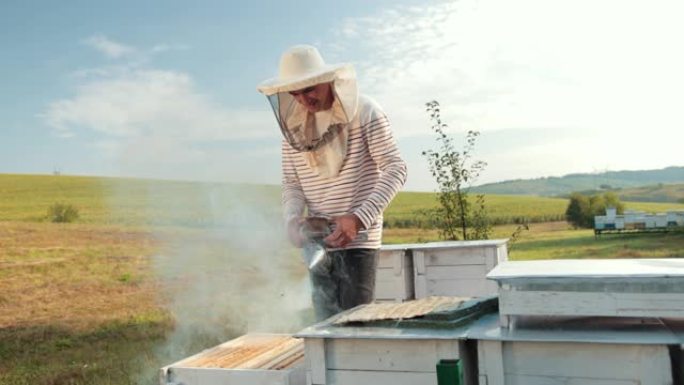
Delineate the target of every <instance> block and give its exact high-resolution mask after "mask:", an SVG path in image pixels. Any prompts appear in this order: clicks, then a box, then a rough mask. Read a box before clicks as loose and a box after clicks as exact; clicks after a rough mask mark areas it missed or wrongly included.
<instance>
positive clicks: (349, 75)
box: [267, 69, 358, 152]
mask: <svg viewBox="0 0 684 385" xmlns="http://www.w3.org/2000/svg"><path fill="white" fill-rule="evenodd" d="M340 72H341V73H340V74H339V75H338V76H337V78H336V79H334V80H333V81H332V83H331V84H332V94H333V103H332V107H331V108H330V109H328V110H325V111H321V112H317V113H311V112H308V111H307V110H306V108H305V107H304V106H302V105H301V104H300V103H299V102H297V100H296V99H295V97H294V96H292V95H291V94H290V92H289V91H283V92H277V93H274V94H273V95H269V96H267V98H268V101H269V103H270V104H271V108H273V113H274V114H275V117H276V120H277V121H278V125H279V127H280V131H281V132H282V134H283V137H284V138H285V140H287V142H288V143H289V144H290V145H291V146H292V148H294V149H295V150H297V151H300V152H310V151H317V150H320V149H321V148H323V147H324V146H326V145H327V144H329V143H331V142H332V141H333V140H334V139H335V138H336V137H338V136H339V134H340V133H341V131H342V130H343V129H344V128H345V126H346V125H347V124H348V123H349V122H351V120H352V119H353V118H354V116H355V115H356V109H357V104H358V91H357V88H356V79H355V78H354V73H353V69H350V70H348V71H340Z"/></svg>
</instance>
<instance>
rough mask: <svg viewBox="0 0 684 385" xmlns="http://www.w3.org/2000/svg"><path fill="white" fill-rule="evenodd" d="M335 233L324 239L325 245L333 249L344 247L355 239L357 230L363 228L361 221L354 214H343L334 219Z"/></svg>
mask: <svg viewBox="0 0 684 385" xmlns="http://www.w3.org/2000/svg"><path fill="white" fill-rule="evenodd" d="M333 221H334V222H335V231H333V233H332V234H330V235H328V236H327V237H325V239H324V241H325V244H326V245H328V246H330V247H334V248H339V247H345V246H347V245H348V244H349V243H350V242H351V241H353V240H354V238H356V235H357V234H358V232H359V230H361V229H362V228H363V224H362V223H361V220H360V219H359V218H358V217H357V216H356V215H354V214H345V215H342V216H339V217H334V218H333Z"/></svg>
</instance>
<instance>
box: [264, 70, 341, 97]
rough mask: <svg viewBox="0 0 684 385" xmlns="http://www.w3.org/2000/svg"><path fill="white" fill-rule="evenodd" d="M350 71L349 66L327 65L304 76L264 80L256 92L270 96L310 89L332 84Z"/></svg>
mask: <svg viewBox="0 0 684 385" xmlns="http://www.w3.org/2000/svg"><path fill="white" fill-rule="evenodd" d="M350 70H351V71H353V67H352V66H351V64H346V63H345V64H327V65H325V66H323V67H321V68H320V69H318V70H316V71H313V72H311V73H308V74H306V75H302V76H297V77H290V78H280V77H275V78H271V79H268V80H265V81H263V82H262V83H261V84H259V85H258V86H257V90H258V91H259V92H261V93H262V94H264V95H266V96H271V95H273V94H277V93H279V92H289V91H296V90H301V89H302V88H306V87H311V86H314V85H316V84H321V83H328V82H332V81H333V80H335V79H337V78H338V77H339V76H340V74H342V73H344V72H346V71H350ZM352 73H353V72H352Z"/></svg>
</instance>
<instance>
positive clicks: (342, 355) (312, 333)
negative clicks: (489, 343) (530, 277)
mask: <svg viewBox="0 0 684 385" xmlns="http://www.w3.org/2000/svg"><path fill="white" fill-rule="evenodd" d="M495 302H496V301H495V298H494V299H492V298H490V299H487V300H472V299H459V298H453V297H439V298H434V297H432V298H425V299H421V300H415V301H407V302H404V303H400V304H393V303H381V304H369V305H362V306H359V307H357V308H354V309H350V310H348V311H346V312H344V313H341V314H339V315H337V316H334V317H331V318H330V319H328V320H326V321H325V322H323V323H320V324H318V325H314V326H312V327H309V328H307V329H305V330H303V331H301V332H299V333H297V334H296V336H297V337H301V338H303V339H304V345H305V351H306V368H307V378H308V380H307V382H308V384H312V385H327V384H376V385H395V384H399V385H410V384H421V385H437V373H436V366H437V364H438V363H439V362H440V361H441V360H454V359H459V360H461V361H462V363H463V367H464V368H465V370H464V373H465V374H464V378H465V380H466V382H465V383H466V384H471V383H473V382H472V381H473V380H474V379H475V378H476V373H475V372H476V370H477V369H476V364H475V362H476V356H477V353H476V352H475V345H474V343H472V342H469V341H466V338H465V335H466V333H467V330H468V325H470V324H471V323H472V322H475V320H476V319H477V317H478V316H479V315H481V314H482V313H486V312H490V311H492V309H493V308H492V306H495ZM397 315H399V317H400V318H397V319H395V317H396V316H397ZM410 316H418V318H411V319H404V318H403V317H410ZM344 321H350V322H352V323H351V324H347V323H342V324H340V322H344Z"/></svg>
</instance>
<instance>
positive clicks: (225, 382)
mask: <svg viewBox="0 0 684 385" xmlns="http://www.w3.org/2000/svg"><path fill="white" fill-rule="evenodd" d="M160 384H161V385H170V384H183V385H246V384H249V385H304V384H306V372H305V369H304V367H298V368H292V369H285V370H241V369H216V368H183V367H178V368H173V367H172V368H165V370H163V371H162V374H161V378H160Z"/></svg>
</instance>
